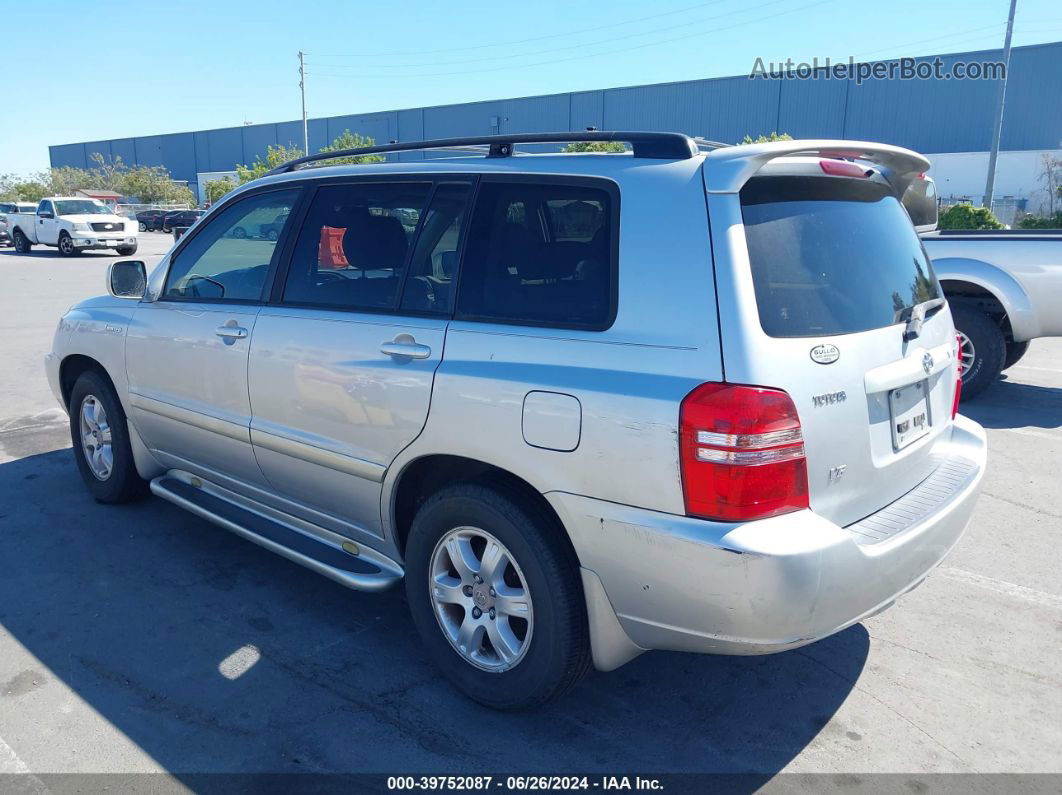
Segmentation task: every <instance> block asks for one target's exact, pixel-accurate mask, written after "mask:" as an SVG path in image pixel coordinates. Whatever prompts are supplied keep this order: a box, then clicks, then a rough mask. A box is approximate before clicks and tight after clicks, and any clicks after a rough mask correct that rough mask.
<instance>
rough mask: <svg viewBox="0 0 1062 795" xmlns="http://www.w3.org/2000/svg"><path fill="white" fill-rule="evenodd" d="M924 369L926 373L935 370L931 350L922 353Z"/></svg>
mask: <svg viewBox="0 0 1062 795" xmlns="http://www.w3.org/2000/svg"><path fill="white" fill-rule="evenodd" d="M922 369H923V370H925V371H926V375H929V374H930V373H931V372H933V356H932V355H931V354H930V353H929V351H926V352H925V353H923V354H922Z"/></svg>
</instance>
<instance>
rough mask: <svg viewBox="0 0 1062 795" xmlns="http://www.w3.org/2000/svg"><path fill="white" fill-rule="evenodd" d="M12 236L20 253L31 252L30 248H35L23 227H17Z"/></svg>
mask: <svg viewBox="0 0 1062 795" xmlns="http://www.w3.org/2000/svg"><path fill="white" fill-rule="evenodd" d="M11 238H12V240H13V242H14V245H15V251H16V252H18V253H19V254H29V253H30V250H31V249H32V248H33V245H32V244H31V243H30V242H29V238H28V237H26V236H25V235H24V234H23V233H22V230H21V229H16V230H15V233H14V234H13V235H12V236H11Z"/></svg>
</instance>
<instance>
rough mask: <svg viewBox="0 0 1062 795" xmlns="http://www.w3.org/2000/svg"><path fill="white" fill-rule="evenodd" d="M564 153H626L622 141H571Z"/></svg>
mask: <svg viewBox="0 0 1062 795" xmlns="http://www.w3.org/2000/svg"><path fill="white" fill-rule="evenodd" d="M562 151H564V152H626V151H627V147H626V145H625V144H624V143H623V142H622V141H572V142H571V143H570V144H568V145H567V146H565V147H564V149H563V150H562Z"/></svg>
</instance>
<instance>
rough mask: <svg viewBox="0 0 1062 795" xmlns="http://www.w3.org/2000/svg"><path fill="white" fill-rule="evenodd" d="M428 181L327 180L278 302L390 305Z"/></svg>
mask: <svg viewBox="0 0 1062 795" xmlns="http://www.w3.org/2000/svg"><path fill="white" fill-rule="evenodd" d="M430 191H431V183H427V182H390V183H387V182H364V183H354V184H349V185H326V186H324V187H322V188H320V189H319V190H318V191H317V193H316V194H315V195H314V198H313V202H312V203H311V204H310V209H309V212H308V213H307V215H306V219H305V221H303V223H302V229H301V231H300V232H299V237H298V240H297V241H296V243H295V249H294V251H293V252H292V255H291V265H290V266H289V268H288V276H287V282H286V283H285V285H284V296H283V300H284V302H285V303H292V304H301V305H309V306H322V307H334V308H339V309H360V310H369V311H371V310H374V309H375V310H392V309H394V308H396V307H397V305H398V300H399V295H400V288H401V285H402V281H403V276H404V274H405V266H406V260H407V258H408V255H409V248H410V243H411V241H412V240H413V238H414V233H415V232H416V230H417V225H418V223H419V221H420V216H421V214H422V213H423V212H424V207H425V205H426V204H427V202H428V194H429V193H430Z"/></svg>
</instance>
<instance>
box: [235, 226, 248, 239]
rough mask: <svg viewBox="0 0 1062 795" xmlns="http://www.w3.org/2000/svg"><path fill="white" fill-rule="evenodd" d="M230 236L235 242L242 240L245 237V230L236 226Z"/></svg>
mask: <svg viewBox="0 0 1062 795" xmlns="http://www.w3.org/2000/svg"><path fill="white" fill-rule="evenodd" d="M232 236H233V237H234V238H236V239H237V240H243V239H244V238H245V237H247V230H246V229H244V228H243V227H242V226H237V227H236V228H235V229H233V230H232Z"/></svg>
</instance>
